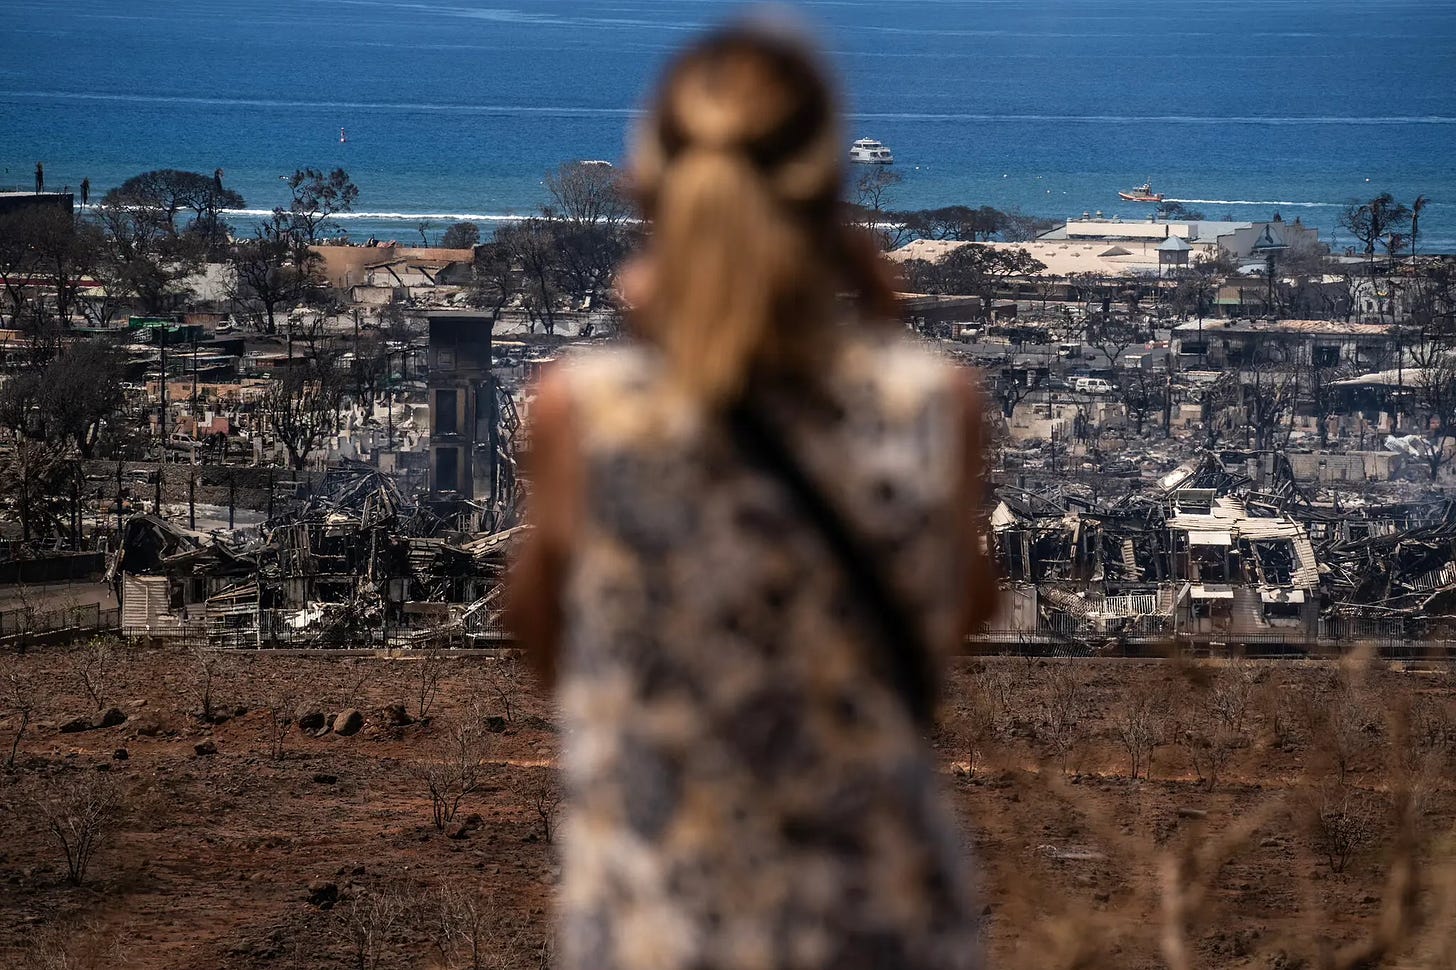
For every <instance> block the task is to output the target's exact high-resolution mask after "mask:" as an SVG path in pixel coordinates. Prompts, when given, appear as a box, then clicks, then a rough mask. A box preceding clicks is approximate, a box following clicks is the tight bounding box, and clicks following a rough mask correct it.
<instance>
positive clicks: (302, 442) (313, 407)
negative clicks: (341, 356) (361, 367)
mask: <svg viewBox="0 0 1456 970" xmlns="http://www.w3.org/2000/svg"><path fill="white" fill-rule="evenodd" d="M346 381H347V377H346V375H343V374H342V373H340V372H339V371H338V369H337V368H336V367H334V365H333V364H332V363H330V362H329V361H326V360H319V361H311V362H310V363H309V364H308V365H304V364H299V365H297V366H293V367H289V368H288V369H287V370H286V371H285V372H284V373H283V374H282V375H280V376H278V377H274V378H273V380H272V381H270V382H269V385H268V390H267V391H265V392H264V394H263V399H262V401H261V402H260V403H259V407H260V409H261V411H262V415H263V419H264V420H265V421H266V422H267V424H268V427H269V428H270V429H271V430H272V432H273V435H274V437H276V438H277V439H278V443H279V444H281V445H283V447H284V449H285V450H286V451H287V452H288V466H289V467H290V468H292V469H294V470H295V471H299V470H301V469H302V468H303V467H304V465H305V464H306V463H307V461H308V456H309V454H311V453H312V452H313V450H314V449H315V448H317V447H318V445H319V442H321V441H322V440H323V437H324V435H325V434H327V433H328V432H329V431H330V430H331V429H332V428H333V427H334V425H335V423H336V422H337V420H338V411H339V407H340V405H341V403H342V400H343V395H344V390H345V384H346Z"/></svg>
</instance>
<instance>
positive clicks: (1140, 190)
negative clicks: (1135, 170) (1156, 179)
mask: <svg viewBox="0 0 1456 970" xmlns="http://www.w3.org/2000/svg"><path fill="white" fill-rule="evenodd" d="M1117 194H1118V195H1120V196H1122V197H1123V198H1124V199H1126V200H1127V201H1128V202H1162V201H1163V193H1161V192H1154V191H1153V183H1152V182H1144V183H1143V184H1142V185H1139V186H1138V187H1137V188H1135V189H1129V190H1128V191H1126V192H1119V193H1117Z"/></svg>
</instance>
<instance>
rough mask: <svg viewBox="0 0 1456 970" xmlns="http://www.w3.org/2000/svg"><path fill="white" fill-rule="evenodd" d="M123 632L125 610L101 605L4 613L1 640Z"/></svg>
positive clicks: (18, 610)
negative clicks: (123, 611)
mask: <svg viewBox="0 0 1456 970" xmlns="http://www.w3.org/2000/svg"><path fill="white" fill-rule="evenodd" d="M120 629H121V610H119V609H118V608H116V607H114V606H113V607H103V606H102V605H101V604H99V603H91V604H87V605H83V606H64V607H60V608H57V609H50V610H40V609H28V608H20V609H13V610H0V640H5V641H15V640H24V639H26V638H34V639H42V638H44V639H50V638H53V637H55V636H58V635H61V634H74V635H77V636H81V635H85V634H90V633H107V632H112V631H116V630H120Z"/></svg>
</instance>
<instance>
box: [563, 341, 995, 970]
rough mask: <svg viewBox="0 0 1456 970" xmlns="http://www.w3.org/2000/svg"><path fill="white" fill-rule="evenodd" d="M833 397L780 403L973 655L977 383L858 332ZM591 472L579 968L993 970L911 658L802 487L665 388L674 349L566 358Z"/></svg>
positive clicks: (884, 547)
mask: <svg viewBox="0 0 1456 970" xmlns="http://www.w3.org/2000/svg"><path fill="white" fill-rule="evenodd" d="M842 344H843V346H842V347H841V348H840V349H839V350H837V351H836V352H835V353H834V354H833V359H832V361H831V363H830V364H829V366H828V368H827V372H826V373H825V374H824V375H823V379H822V380H820V381H817V382H816V386H819V387H820V388H821V389H820V391H819V393H818V394H816V395H806V394H803V393H794V392H793V391H792V390H791V389H787V388H767V387H765V388H758V389H756V390H755V401H756V402H759V403H760V404H761V405H762V407H763V409H764V411H765V412H766V414H767V415H768V416H769V417H770V418H771V420H772V421H773V423H774V424H775V426H776V427H777V428H778V430H779V433H780V434H781V435H782V436H783V437H784V438H785V439H786V440H787V441H788V442H789V443H790V445H791V447H792V448H793V450H794V452H795V455H796V458H797V459H798V461H799V462H800V463H801V464H802V465H803V466H804V468H805V469H806V471H807V472H808V473H809V474H810V476H811V477H812V478H813V479H814V480H815V482H816V484H817V485H818V487H819V488H820V489H821V490H822V491H824V493H825V494H826V496H827V497H828V498H829V499H830V501H832V502H833V504H834V506H835V507H836V508H837V509H838V511H839V512H840V514H841V515H842V516H843V517H844V518H846V519H847V520H848V521H849V522H851V523H852V525H853V527H854V528H855V529H856V530H857V531H858V533H859V538H860V540H861V542H862V543H864V544H865V545H867V546H868V547H870V548H871V549H873V550H874V552H875V554H876V556H877V557H878V558H879V559H880V561H881V563H882V572H884V574H885V575H887V576H889V577H892V578H893V582H894V583H895V586H896V588H895V593H896V595H898V596H900V597H901V598H902V602H904V604H905V605H906V606H907V607H908V608H910V610H911V612H912V614H913V615H916V616H918V617H921V618H923V620H924V622H925V624H926V626H925V631H924V633H925V638H926V639H927V640H929V641H930V642H933V643H946V642H951V640H952V635H953V633H954V626H953V624H954V623H955V622H956V617H957V609H958V602H959V597H958V594H959V590H961V589H963V588H964V587H963V586H962V585H960V584H961V582H962V576H963V573H962V569H963V565H964V564H963V563H961V562H960V561H959V560H958V549H957V546H956V543H955V541H954V538H953V530H952V529H951V528H949V527H948V525H947V523H948V521H949V520H950V519H951V517H952V516H953V515H954V514H955V508H956V504H957V503H958V502H961V501H964V500H965V497H964V496H961V495H959V494H957V493H958V488H959V485H958V482H959V474H960V469H961V467H962V463H961V454H960V447H961V442H962V440H963V437H964V436H963V434H962V431H961V429H962V427H963V424H962V422H963V420H964V416H963V415H962V414H961V413H960V408H961V407H962V405H961V401H962V400H963V398H962V397H961V396H960V395H958V394H957V393H956V389H955V388H954V386H953V383H954V381H955V380H956V377H955V376H954V372H953V370H952V369H951V368H950V367H949V366H947V365H946V364H944V363H943V362H941V361H940V360H938V359H937V358H935V357H934V356H933V355H931V354H929V353H928V352H926V351H924V350H922V349H920V348H919V347H917V346H915V345H914V344H913V343H911V342H910V341H909V340H907V339H902V338H899V337H892V336H877V337H871V336H868V335H864V336H853V337H846V338H845V339H844V341H843V342H842ZM564 373H565V374H566V378H565V380H566V385H567V388H568V394H569V396H570V398H571V403H572V409H573V413H574V421H575V425H576V427H577V429H578V434H579V435H580V448H581V452H582V457H583V461H584V468H585V484H584V492H585V494H584V497H583V518H584V522H583V528H582V529H581V531H580V532H579V534H578V537H577V542H576V546H575V547H574V548H573V550H572V558H571V566H570V571H569V578H568V580H567V588H566V594H565V617H564V620H565V634H564V644H563V654H562V662H561V668H560V671H561V674H560V676H561V682H560V693H559V697H560V701H561V705H562V712H563V717H564V721H565V724H566V727H567V734H566V739H565V742H564V752H563V757H564V764H565V769H566V778H567V784H568V789H569V792H570V798H569V800H568V806H569V808H568V813H567V818H566V820H565V823H564V825H563V828H562V845H563V868H562V885H561V895H560V899H559V916H560V933H561V936H560V942H559V948H558V957H559V961H558V962H559V964H560V965H561V966H562V967H565V968H570V970H588V968H590V970H617V968H620V970H689V968H694V970H811V968H815V970H817V968H825V970H828V968H833V970H857V968H865V970H870V968H874V970H893V968H934V970H940V968H964V967H976V966H979V965H980V952H979V949H978V945H977V940H978V937H979V928H978V926H977V920H976V916H975V911H974V909H973V907H972V903H971V892H970V888H971V887H970V879H969V876H970V869H969V865H970V864H969V860H968V858H967V856H966V854H965V852H964V850H963V848H962V846H961V843H960V838H959V835H958V831H957V828H956V826H955V824H954V820H953V818H952V816H951V814H950V812H949V811H948V809H947V808H946V806H944V805H943V804H942V801H941V797H940V794H939V791H938V782H937V780H936V774H935V765H934V761H933V758H932V756H931V754H930V751H929V749H928V746H927V745H926V743H925V742H924V740H923V738H922V737H921V734H920V732H919V731H918V730H917V727H916V725H915V724H914V723H913V720H912V718H911V716H910V715H909V713H908V710H907V708H906V706H905V704H904V703H903V702H902V700H901V699H900V698H899V697H898V695H897V694H896V693H895V691H894V689H893V687H892V686H891V683H890V680H889V679H888V678H886V677H884V676H881V675H880V674H879V673H877V671H876V666H875V664H874V663H873V660H872V657H873V656H874V654H875V652H876V651H884V650H885V649H886V647H885V645H884V644H883V642H882V638H881V637H880V636H879V635H878V634H877V633H876V631H877V630H878V629H879V628H878V627H877V626H876V625H875V623H874V622H873V619H874V618H873V617H870V616H866V615H865V611H864V607H863V604H861V603H860V602H858V601H857V597H856V596H855V594H854V590H853V588H852V586H851V585H850V583H849V582H848V581H847V579H846V578H845V573H844V570H843V568H842V566H841V565H840V563H839V562H838V560H836V559H835V558H834V556H833V554H832V553H831V552H830V551H829V548H828V547H827V546H826V545H825V543H824V540H823V537H822V536H821V535H819V534H818V533H817V532H816V531H815V529H814V527H813V526H812V525H811V524H809V523H808V522H807V521H805V520H804V518H803V517H802V516H801V515H800V514H799V512H798V510H797V509H796V506H795V502H794V499H793V496H792V493H790V492H789V491H787V490H786V489H785V488H784V486H783V485H782V484H781V483H779V482H777V481H775V480H773V479H772V478H771V477H770V476H769V475H767V474H766V473H764V472H763V471H761V470H759V468H758V467H757V466H756V465H754V464H753V463H751V462H748V461H745V460H744V459H743V458H742V457H740V456H739V455H738V454H737V453H736V451H735V448H734V445H733V442H732V440H731V438H730V437H729V436H728V435H727V433H726V432H725V431H724V430H723V428H722V427H721V426H720V423H719V422H715V421H714V420H711V419H708V418H705V417H704V416H703V415H702V413H701V412H700V411H699V410H697V409H695V408H693V407H690V406H687V405H685V404H683V403H681V401H680V400H679V401H678V402H677V403H674V397H673V395H672V394H671V393H670V392H669V391H668V390H667V389H666V386H665V381H664V379H663V371H662V367H661V363H660V361H659V360H658V358H657V357H656V355H655V354H654V353H653V351H651V350H650V349H648V348H645V347H641V346H632V345H628V346H624V347H621V348H617V349H614V350H612V351H608V352H605V353H601V354H598V355H591V356H587V357H585V358H583V359H581V360H578V361H576V362H573V363H571V364H568V365H567V366H566V367H565V369H564Z"/></svg>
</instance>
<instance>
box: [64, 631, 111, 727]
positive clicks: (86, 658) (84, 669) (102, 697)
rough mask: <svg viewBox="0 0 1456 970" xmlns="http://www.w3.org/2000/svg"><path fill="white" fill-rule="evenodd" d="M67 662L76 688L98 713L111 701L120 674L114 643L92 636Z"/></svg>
mask: <svg viewBox="0 0 1456 970" xmlns="http://www.w3.org/2000/svg"><path fill="white" fill-rule="evenodd" d="M70 659H71V666H72V675H73V676H74V677H75V679H76V684H77V686H78V687H80V689H81V692H82V693H83V694H85V695H86V696H87V697H88V698H90V700H91V703H92V704H94V705H95V706H96V709H97V710H98V711H99V710H101V709H102V708H104V707H105V706H106V705H107V703H108V702H109V701H110V700H111V698H112V695H113V692H114V691H115V688H116V684H117V680H118V678H119V675H120V663H119V661H120V657H119V656H118V650H117V643H116V641H115V640H113V639H112V638H110V637H92V638H91V639H90V640H88V641H86V643H84V644H82V645H81V647H80V648H79V649H77V650H75V651H74V652H73V653H72V654H71V657H70Z"/></svg>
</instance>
